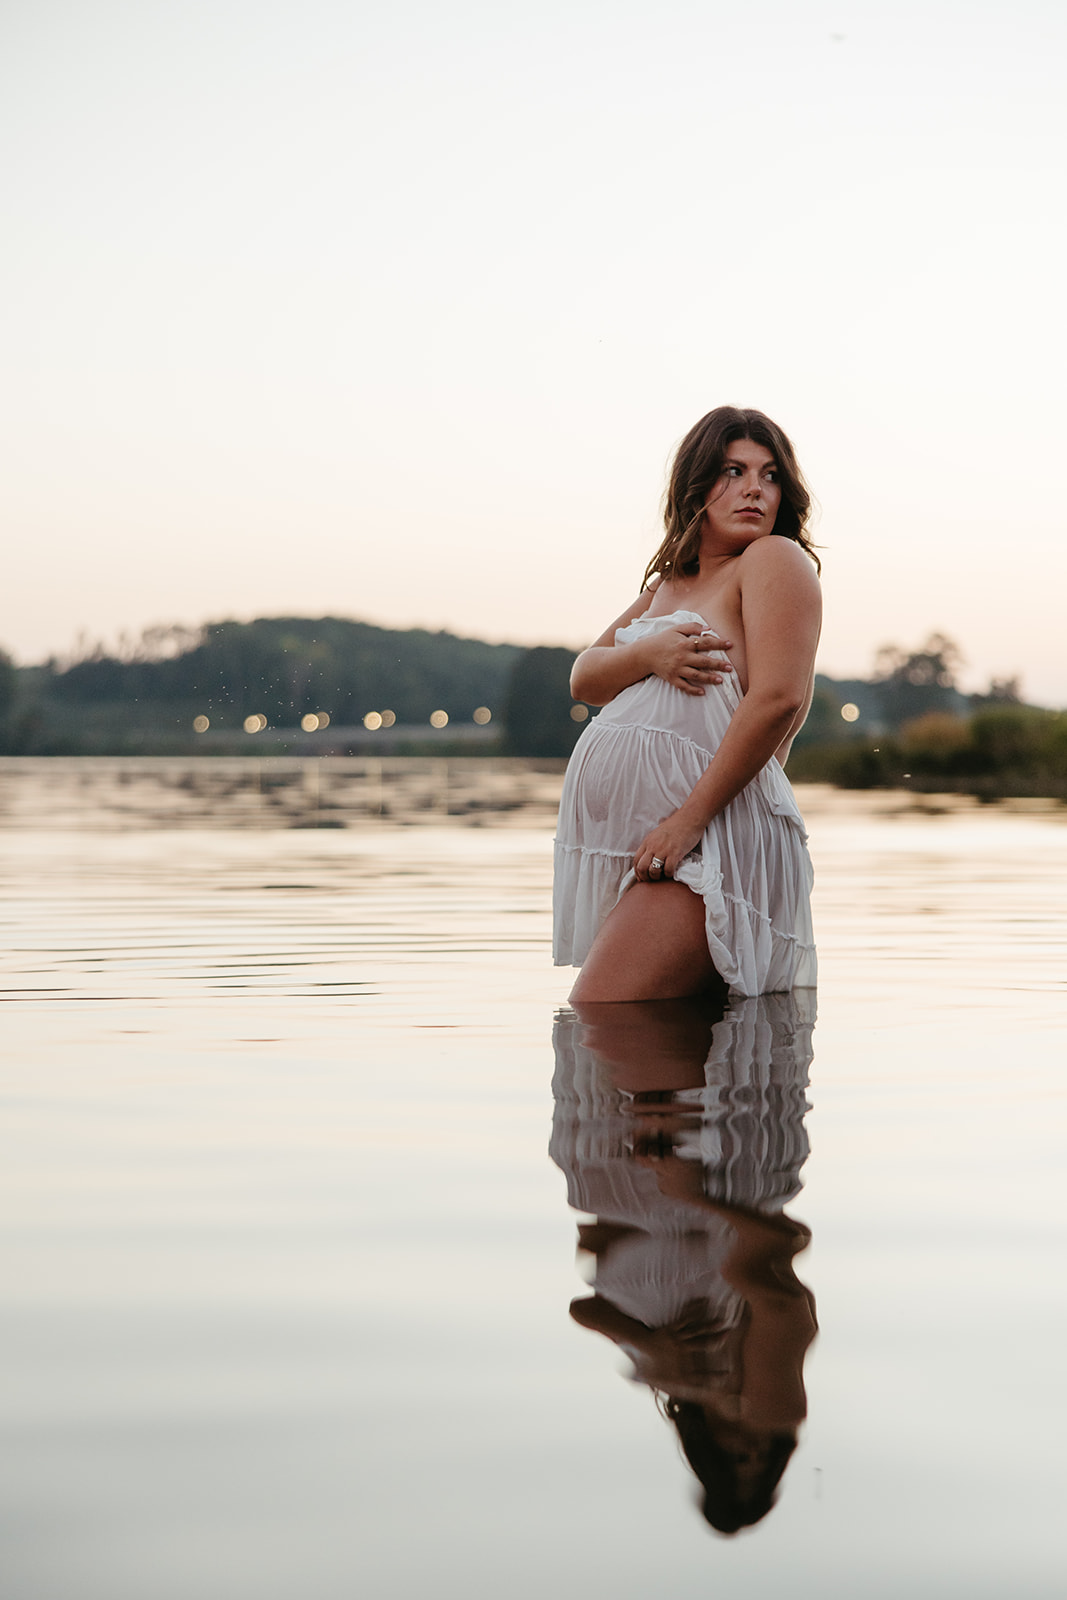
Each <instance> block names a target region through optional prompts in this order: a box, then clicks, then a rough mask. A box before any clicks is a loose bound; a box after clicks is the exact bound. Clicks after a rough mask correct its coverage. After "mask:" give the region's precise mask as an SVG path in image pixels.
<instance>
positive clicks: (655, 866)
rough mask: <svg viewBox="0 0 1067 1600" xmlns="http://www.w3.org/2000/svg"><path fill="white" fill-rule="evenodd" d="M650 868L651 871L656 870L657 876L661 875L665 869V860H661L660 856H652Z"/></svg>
mask: <svg viewBox="0 0 1067 1600" xmlns="http://www.w3.org/2000/svg"><path fill="white" fill-rule="evenodd" d="M648 870H649V872H654V873H655V874H656V876H657V877H659V876H660V874H661V873H662V871H663V862H662V861H661V860H660V858H659V856H653V857H652V860H651V861H650V862H649V867H648Z"/></svg>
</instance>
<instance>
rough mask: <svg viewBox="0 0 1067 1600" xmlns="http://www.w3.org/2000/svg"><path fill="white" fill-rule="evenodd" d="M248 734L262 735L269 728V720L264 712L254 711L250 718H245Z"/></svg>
mask: <svg viewBox="0 0 1067 1600" xmlns="http://www.w3.org/2000/svg"><path fill="white" fill-rule="evenodd" d="M244 726H245V732H246V733H262V732H263V729H264V728H265V727H266V726H267V719H266V717H265V716H263V714H262V712H259V711H254V712H253V713H252V715H251V716H250V717H246V718H245V724H244Z"/></svg>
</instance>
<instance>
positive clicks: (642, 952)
mask: <svg viewBox="0 0 1067 1600" xmlns="http://www.w3.org/2000/svg"><path fill="white" fill-rule="evenodd" d="M721 987H722V979H721V978H720V977H719V974H718V973H717V972H716V971H715V968H714V967H713V966H712V962H711V955H710V954H709V952H708V941H707V936H706V934H705V931H704V902H703V900H702V899H701V898H700V896H699V895H698V894H694V893H693V891H692V889H687V888H686V886H685V884H684V883H670V882H668V883H635V884H634V885H633V887H632V888H630V889H627V891H626V893H625V894H624V895H623V897H622V899H621V900H620V901H619V903H618V905H617V906H615V907H614V908H613V909H612V911H611V912H610V913H609V914H608V916H607V917H606V918H605V920H604V925H603V927H602V928H601V930H600V932H599V933H598V934H597V936H596V939H595V940H594V942H593V948H592V949H591V950H590V952H589V955H588V957H587V958H586V962H585V965H584V966H583V968H582V970H581V972H580V973H579V975H578V981H577V983H576V984H575V985H574V988H573V989H572V990H571V1000H572V1001H573V1002H574V1003H575V1004H576V1005H577V1004H578V1003H579V1002H580V1001H597V1000H676V999H681V998H682V997H683V996H684V995H691V994H704V993H706V992H707V991H708V990H709V989H716V988H721Z"/></svg>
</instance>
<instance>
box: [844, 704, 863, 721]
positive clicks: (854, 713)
mask: <svg viewBox="0 0 1067 1600" xmlns="http://www.w3.org/2000/svg"><path fill="white" fill-rule="evenodd" d="M841 715H842V716H843V717H844V719H845V721H846V722H858V721H859V715H860V708H859V706H855V705H853V704H852V701H851V700H847V701H846V702H845V704H844V705H843V706H842V707H841Z"/></svg>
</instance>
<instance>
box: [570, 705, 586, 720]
mask: <svg viewBox="0 0 1067 1600" xmlns="http://www.w3.org/2000/svg"><path fill="white" fill-rule="evenodd" d="M588 715H589V707H588V706H571V721H572V722H584V721H585V719H586V718H587V717H588Z"/></svg>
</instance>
